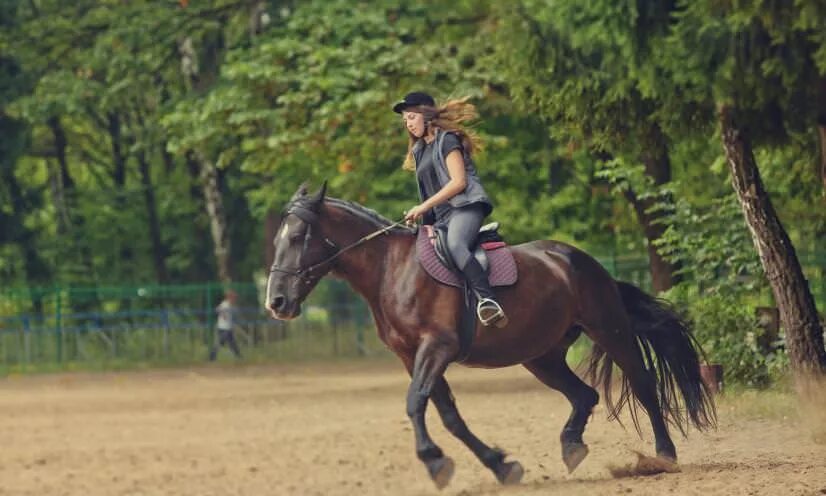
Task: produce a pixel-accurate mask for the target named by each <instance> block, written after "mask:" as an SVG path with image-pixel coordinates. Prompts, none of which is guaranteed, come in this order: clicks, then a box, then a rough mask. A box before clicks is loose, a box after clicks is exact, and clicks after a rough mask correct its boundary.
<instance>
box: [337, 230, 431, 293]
mask: <svg viewBox="0 0 826 496" xmlns="http://www.w3.org/2000/svg"><path fill="white" fill-rule="evenodd" d="M414 241H415V237H414V236H411V235H406V234H400V233H387V234H382V235H380V236H378V237H376V238H373V239H371V240H370V241H367V242H365V243H364V244H362V245H360V246H358V247H356V248H353V249H352V250H350V251H348V252H346V253H343V254H342V255H341V257H340V259H339V260H338V262H337V264H336V266H335V268H334V269H333V275H335V276H336V277H339V278H341V279H344V280H346V281H347V282H348V283H349V284H350V286H352V287H353V289H355V290H356V291H357V292H358V293H359V294H361V295H362V296H364V298H365V299H367V301H368V302H369V303H370V304H371V305H372V304H373V302H374V301H376V300H377V299H378V295H379V292H380V291H381V288H382V286H384V284H383V282H384V279H385V277H386V276H387V271H388V270H392V268H393V267H398V266H399V265H400V264H402V263H404V262H405V261H406V260H407V259H408V257H409V256H410V249H411V248H412V247H413V244H414Z"/></svg>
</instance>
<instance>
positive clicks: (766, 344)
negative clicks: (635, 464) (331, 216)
mask: <svg viewBox="0 0 826 496" xmlns="http://www.w3.org/2000/svg"><path fill="white" fill-rule="evenodd" d="M824 25H826V7H824V4H823V3H822V2H819V1H817V0H795V1H793V2H777V1H772V0H741V1H719V0H696V1H683V0H672V1H666V2H656V1H649V0H633V1H631V0H620V1H614V0H592V1H589V2H573V1H562V0H556V1H553V0H545V1H541V0H513V1H506V2H501V1H495V0H460V1H454V2H450V3H449V4H447V3H445V2H438V1H429V0H418V1H407V2H397V1H389V0H376V1H360V2H352V1H344V0H322V1H314V0H306V1H261V0H241V1H229V0H212V1H187V0H179V1H171V0H164V1H130V2H122V1H114V0H111V1H103V0H99V1H90V0H78V1H73V2H63V1H55V0H26V1H22V0H21V1H15V0H0V227H1V228H0V287H2V288H3V290H2V291H4V294H5V295H6V296H5V297H4V298H2V299H0V313H2V315H5V316H13V315H19V314H22V313H26V314H33V315H37V314H39V313H44V312H50V311H51V310H50V309H49V308H46V307H48V306H49V305H50V304H51V303H48V302H47V301H46V298H45V296H44V295H46V294H47V290H46V289H43V290H42V291H41V290H39V289H37V288H55V287H79V288H86V289H87V290H88V288H99V287H105V286H112V285H147V284H157V285H160V286H168V285H174V284H177V285H180V284H204V283H208V282H217V283H221V284H233V283H235V284H238V283H240V284H244V283H253V282H254V281H256V280H260V278H261V277H263V276H264V274H266V267H267V264H268V262H269V260H268V257H271V250H270V249H269V247H270V246H271V242H270V239H271V236H272V234H273V233H274V229H275V228H276V227H277V225H278V221H279V212H280V209H281V207H282V206H283V205H284V204H285V202H286V201H287V200H288V199H289V198H290V196H291V195H292V194H293V192H294V191H295V190H296V188H297V187H298V185H299V184H300V183H301V182H303V181H309V182H310V183H311V184H313V185H319V184H320V183H321V182H322V181H323V180H328V181H329V191H330V194H331V195H333V196H336V197H339V198H344V199H349V200H354V201H357V202H359V203H362V204H364V205H366V206H368V207H370V208H372V209H374V210H376V211H378V212H379V213H381V214H383V215H384V216H386V217H388V218H391V219H398V218H399V217H400V216H401V213H402V211H403V210H404V209H406V208H409V207H410V206H412V205H413V204H415V202H416V193H415V187H414V183H413V177H412V176H411V175H410V174H409V173H406V172H404V171H402V169H401V163H402V161H403V159H404V153H405V150H406V136H405V133H404V130H403V128H402V125H401V122H400V120H399V118H398V116H397V115H396V114H394V113H392V112H391V111H390V107H391V105H392V103H393V102H395V101H397V100H398V99H399V98H400V97H401V96H402V95H404V94H405V93H407V92H408V91H414V90H425V91H428V92H430V93H431V94H433V95H434V96H436V98H437V99H438V100H440V101H443V100H445V99H448V98H453V97H464V96H468V97H470V98H471V101H472V102H473V103H475V104H476V105H477V107H478V110H479V112H480V114H481V119H480V120H479V122H478V123H477V124H476V126H475V129H476V130H477V131H478V132H479V133H481V135H482V136H483V138H484V140H485V142H486V144H487V146H486V150H485V151H484V153H483V154H481V155H480V156H479V157H478V159H477V165H478V169H479V172H480V175H481V176H482V179H483V181H484V184H486V186H487V189H488V190H489V192H490V193H491V195H492V197H493V201H494V203H495V205H496V210H495V213H494V215H493V220H498V221H500V222H501V223H502V231H503V233H504V234H505V236H506V238H507V239H508V241H509V242H510V243H519V242H524V241H528V240H531V239H539V238H553V239H557V240H561V241H565V242H569V243H572V244H574V245H576V246H578V247H580V248H582V249H584V250H586V251H588V252H590V253H592V254H594V255H596V256H599V257H600V258H601V260H605V259H613V260H617V259H620V260H622V259H641V258H642V259H644V260H645V263H646V266H647V270H648V273H649V274H650V278H648V281H649V282H648V289H650V290H652V291H654V292H660V293H661V294H662V295H663V296H665V297H667V298H668V299H670V300H671V301H673V302H674V303H675V304H676V305H677V306H678V307H679V308H680V309H681V310H683V311H684V312H685V314H686V316H687V318H689V319H691V320H692V321H693V323H694V326H695V329H696V333H697V336H698V338H699V339H700V340H701V342H702V343H703V345H704V347H705V348H706V350H707V352H708V353H709V354H710V357H711V359H712V360H713V361H717V362H721V363H724V364H726V367H727V376H729V377H731V378H733V379H734V380H738V381H742V382H744V383H748V384H766V383H768V382H769V381H770V380H771V379H772V378H773V377H776V376H777V375H782V374H783V373H785V372H786V371H788V370H789V369H790V367H789V366H790V365H791V370H795V371H799V372H810V371H814V372H815V373H822V372H823V371H824V370H826V352H824V347H823V325H822V323H821V320H822V314H820V316H819V315H818V313H817V310H818V308H819V310H820V311H821V312H823V311H824V309H825V308H826V283H825V282H824V280H826V278H824V275H825V274H826V147H825V146H824V143H826V31H824V30H823V29H822V27H823V26H824ZM21 294H25V297H24V298H21V297H19V296H20V295H21ZM10 295H16V296H15V297H11V296H10ZM350 297H351V296H348V295H342V294H341V293H340V292H336V291H331V292H330V295H329V298H330V299H341V298H350ZM90 302H91V303H90ZM96 303H99V302H95V301H94V299H90V298H80V299H76V300H75V301H71V300H70V301H69V302H68V303H64V305H68V306H69V307H71V308H73V309H74V310H77V311H80V310H84V306H90V305H94V304H96ZM112 305H114V306H112ZM758 307H768V308H776V309H777V318H778V320H779V327H780V332H779V333H774V332H773V331H772V329H771V326H766V325H765V323H763V324H762V325H761V322H760V321H759V319H758V318H757V317H756V309H757V308H758ZM117 309H118V303H117V302H115V303H110V308H109V310H111V311H115V310H117Z"/></svg>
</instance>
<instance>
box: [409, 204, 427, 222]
mask: <svg viewBox="0 0 826 496" xmlns="http://www.w3.org/2000/svg"><path fill="white" fill-rule="evenodd" d="M426 212H427V209H425V208H423V207H422V206H421V205H416V206H415V207H413V208H411V209H410V210H408V211H407V212H405V214H404V221H405V222H406V223H407V224H414V223H415V222H416V221H417V220H419V219H421V218H422V216H423V215H424V214H425V213H426Z"/></svg>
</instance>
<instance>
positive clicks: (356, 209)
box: [285, 196, 411, 234]
mask: <svg viewBox="0 0 826 496" xmlns="http://www.w3.org/2000/svg"><path fill="white" fill-rule="evenodd" d="M324 203H325V204H327V205H330V206H333V207H335V208H338V209H340V210H344V211H345V212H347V213H349V214H352V215H353V216H355V217H357V218H359V219H361V220H364V221H366V222H368V223H370V224H372V225H373V226H374V227H376V228H382V227H387V226H389V225H391V224H393V221H391V220H390V219H388V218H386V217H384V216H382V215H381V214H379V213H378V212H376V211H375V210H372V209H369V208H367V207H365V206H364V205H361V204H359V203H356V202H352V201H348V200H341V199H339V198H332V197H328V196H326V197H324ZM314 204H315V200H314V199H313V198H312V197H306V196H302V197H300V198H297V199H295V200H293V201H292V202H291V203H290V204H289V205H287V207H286V208H285V211H287V210H289V208H290V206H291V205H300V206H303V207H305V208H313V206H314ZM390 232H400V233H402V232H403V233H408V234H409V233H410V232H411V230H410V229H409V228H408V227H405V226H403V225H402V226H396V227H394V228H392V229H390Z"/></svg>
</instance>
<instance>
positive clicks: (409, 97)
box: [393, 91, 436, 114]
mask: <svg viewBox="0 0 826 496" xmlns="http://www.w3.org/2000/svg"><path fill="white" fill-rule="evenodd" d="M420 105H424V106H427V107H435V106H436V100H434V99H433V97H432V96H430V95H428V94H427V93H423V92H421V91H414V92H412V93H408V94H406V95H404V98H403V99H402V100H401V101H400V102H397V103H396V104H395V105H393V112H395V113H397V114H401V113H402V112H404V111H405V110H406V109H408V108H410V107H418V106H420Z"/></svg>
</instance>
